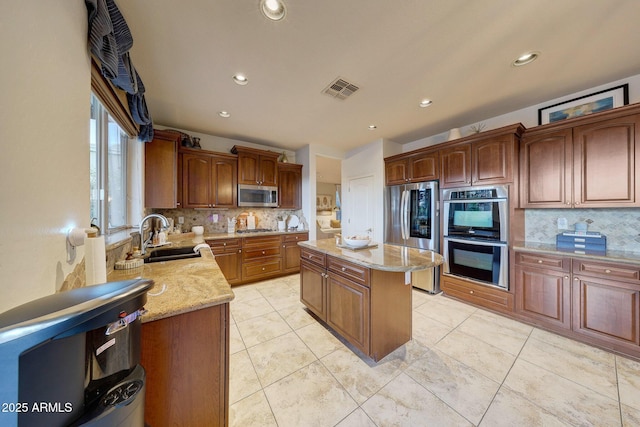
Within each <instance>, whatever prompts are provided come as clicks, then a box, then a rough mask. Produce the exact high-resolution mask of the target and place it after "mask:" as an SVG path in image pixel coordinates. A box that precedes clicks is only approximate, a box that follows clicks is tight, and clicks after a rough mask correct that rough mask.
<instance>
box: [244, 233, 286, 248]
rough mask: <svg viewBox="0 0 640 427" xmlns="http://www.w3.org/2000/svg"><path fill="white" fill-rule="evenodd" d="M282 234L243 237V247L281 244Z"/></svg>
mask: <svg viewBox="0 0 640 427" xmlns="http://www.w3.org/2000/svg"><path fill="white" fill-rule="evenodd" d="M281 242H282V236H280V235H276V236H260V237H245V238H243V239H242V247H243V249H251V248H263V247H273V246H280V243H281Z"/></svg>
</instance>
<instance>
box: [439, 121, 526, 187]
mask: <svg viewBox="0 0 640 427" xmlns="http://www.w3.org/2000/svg"><path fill="white" fill-rule="evenodd" d="M523 132H524V127H523V126H522V125H521V124H518V125H515V126H509V127H506V128H500V129H496V130H493V131H487V132H482V133H479V134H475V135H473V136H468V137H465V138H464V139H463V142H456V143H455V144H453V145H451V146H447V145H445V146H444V147H443V148H442V149H440V163H441V165H440V171H441V176H440V187H441V188H453V187H466V186H470V185H474V186H481V185H496V184H509V183H512V182H513V181H514V170H517V166H518V157H517V155H516V154H517V152H518V144H519V141H520V135H522V133H523Z"/></svg>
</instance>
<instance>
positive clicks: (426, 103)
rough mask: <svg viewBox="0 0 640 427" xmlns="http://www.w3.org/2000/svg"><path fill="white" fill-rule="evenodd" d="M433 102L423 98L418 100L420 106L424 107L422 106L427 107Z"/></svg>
mask: <svg viewBox="0 0 640 427" xmlns="http://www.w3.org/2000/svg"><path fill="white" fill-rule="evenodd" d="M431 104H433V101H432V100H430V99H423V100H422V101H420V108H424V107H428V106H429V105H431Z"/></svg>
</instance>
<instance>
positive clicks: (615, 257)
mask: <svg viewBox="0 0 640 427" xmlns="http://www.w3.org/2000/svg"><path fill="white" fill-rule="evenodd" d="M513 250H514V251H516V252H534V253H540V254H548V255H556V256H564V257H571V258H580V259H590V260H597V261H604V262H616V263H621V264H630V265H635V266H640V253H638V252H626V251H615V250H608V251H607V252H606V253H605V254H604V255H596V254H581V253H575V252H571V251H562V250H558V249H557V248H556V245H555V244H553V243H540V242H525V241H516V242H514V243H513Z"/></svg>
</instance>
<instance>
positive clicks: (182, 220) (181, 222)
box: [178, 216, 184, 224]
mask: <svg viewBox="0 0 640 427" xmlns="http://www.w3.org/2000/svg"><path fill="white" fill-rule="evenodd" d="M178 224H184V217H183V216H179V217H178Z"/></svg>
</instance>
